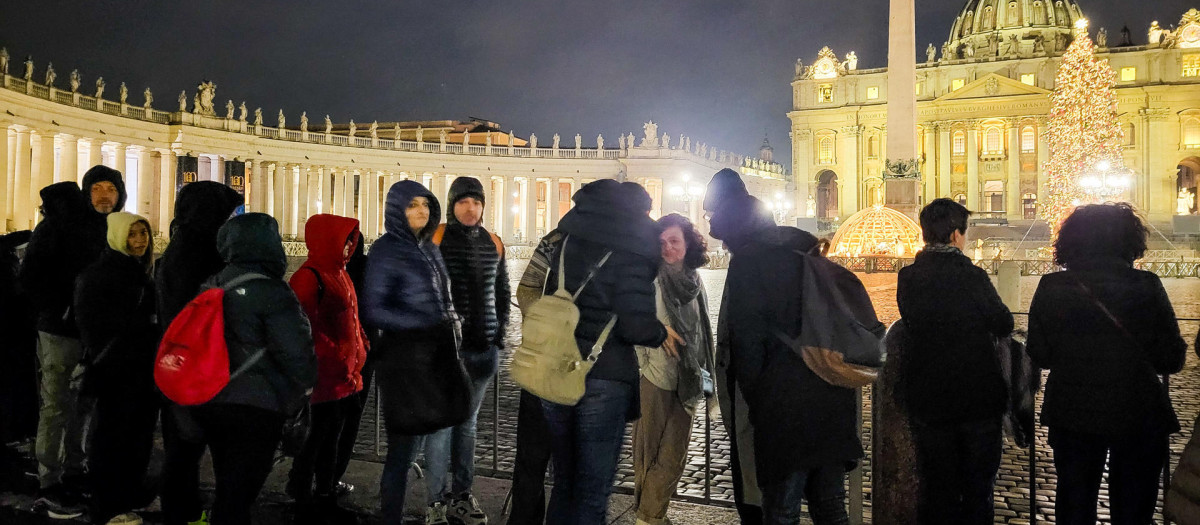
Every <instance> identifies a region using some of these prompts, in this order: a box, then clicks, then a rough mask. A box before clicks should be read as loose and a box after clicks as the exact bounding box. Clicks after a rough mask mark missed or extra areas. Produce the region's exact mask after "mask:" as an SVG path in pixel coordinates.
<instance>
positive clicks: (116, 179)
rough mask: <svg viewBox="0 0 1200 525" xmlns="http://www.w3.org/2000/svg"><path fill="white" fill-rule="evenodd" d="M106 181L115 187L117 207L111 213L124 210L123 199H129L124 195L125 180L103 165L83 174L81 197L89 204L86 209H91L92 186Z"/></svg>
mask: <svg viewBox="0 0 1200 525" xmlns="http://www.w3.org/2000/svg"><path fill="white" fill-rule="evenodd" d="M102 181H108V182H111V183H113V186H116V187H117V195H118V196H117V205H116V206H114V207H113V211H121V210H124V209H125V199H126V198H128V197H129V195H128V194H127V193H125V180H124V179H123V178H121V172H119V171H117V170H114V169H112V168H110V167H108V166H105V165H103V164H97V165H95V166H92V168H91V169H89V170H87V173H84V174H83V187H82V189H83V197H84V202H87V203H89V205H88V209H91V205H90V203H91V195H92V185H93V184H95V183H97V182H102Z"/></svg>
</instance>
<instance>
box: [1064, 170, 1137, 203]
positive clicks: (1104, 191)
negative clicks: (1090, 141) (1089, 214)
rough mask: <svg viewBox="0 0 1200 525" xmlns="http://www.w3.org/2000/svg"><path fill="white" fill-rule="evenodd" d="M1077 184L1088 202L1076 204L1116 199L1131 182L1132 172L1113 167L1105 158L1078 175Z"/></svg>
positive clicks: (1127, 188)
mask: <svg viewBox="0 0 1200 525" xmlns="http://www.w3.org/2000/svg"><path fill="white" fill-rule="evenodd" d="M1077 184H1078V185H1079V189H1080V190H1082V191H1083V193H1084V194H1085V195H1087V197H1088V202H1075V203H1074V204H1075V205H1076V206H1079V205H1081V204H1089V203H1099V202H1106V201H1112V200H1118V199H1120V198H1121V196H1122V195H1124V194H1125V192H1126V191H1127V190H1129V187H1130V186H1131V185H1132V184H1133V172H1132V171H1131V170H1130V169H1129V168H1125V167H1120V168H1113V167H1112V164H1111V163H1109V162H1108V161H1107V160H1102V161H1100V162H1097V163H1096V165H1095V166H1094V167H1093V169H1092V170H1091V171H1088V172H1084V173H1083V174H1082V175H1080V176H1079V180H1078V182H1077Z"/></svg>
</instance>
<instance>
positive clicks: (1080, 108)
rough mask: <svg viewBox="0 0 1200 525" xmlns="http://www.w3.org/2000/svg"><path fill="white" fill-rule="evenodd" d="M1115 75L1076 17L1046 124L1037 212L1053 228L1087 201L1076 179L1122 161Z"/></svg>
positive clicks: (1109, 167) (1059, 69)
mask: <svg viewBox="0 0 1200 525" xmlns="http://www.w3.org/2000/svg"><path fill="white" fill-rule="evenodd" d="M1115 80H1116V76H1115V75H1114V74H1113V70H1112V68H1111V67H1109V65H1108V60H1101V59H1099V58H1096V54H1095V46H1094V45H1093V44H1092V39H1091V38H1089V37H1088V33H1087V21H1086V20H1083V19H1080V20H1079V21H1078V22H1076V23H1075V38H1074V41H1073V42H1071V46H1070V47H1068V48H1067V52H1066V54H1065V55H1063V61H1062V65H1061V66H1059V68H1058V76H1057V78H1056V79H1055V82H1054V93H1053V95H1051V100H1052V102H1051V105H1050V118H1049V121H1048V122H1047V129H1046V135H1047V137H1046V138H1047V142H1048V144H1049V147H1050V160H1049V161H1048V162H1047V163H1046V166H1045V170H1046V186H1047V187H1046V202H1045V204H1044V205H1043V206H1042V210H1041V212H1042V218H1043V219H1045V221H1046V222H1047V223H1049V224H1050V230H1051V232H1052V233H1053V234H1057V232H1058V226H1059V223H1061V222H1062V220H1063V219H1064V218H1066V217H1067V215H1070V213H1071V211H1072V210H1073V209H1075V207H1076V206H1078V205H1080V204H1085V203H1087V202H1089V201H1090V199H1091V196H1089V195H1088V194H1087V193H1086V192H1085V191H1084V189H1083V188H1082V187H1081V185H1080V178H1081V176H1082V175H1083V174H1085V173H1088V172H1090V171H1093V170H1104V169H1118V170H1119V169H1120V168H1121V166H1122V159H1121V150H1122V144H1123V140H1122V137H1123V135H1124V132H1123V131H1122V129H1121V125H1120V123H1119V122H1118V121H1117V98H1116V92H1115V91H1114V90H1113V85H1114V84H1115Z"/></svg>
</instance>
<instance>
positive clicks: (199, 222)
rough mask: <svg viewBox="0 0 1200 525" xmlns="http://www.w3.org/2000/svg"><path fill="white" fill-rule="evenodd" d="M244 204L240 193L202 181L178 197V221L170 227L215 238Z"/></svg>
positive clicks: (193, 184)
mask: <svg viewBox="0 0 1200 525" xmlns="http://www.w3.org/2000/svg"><path fill="white" fill-rule="evenodd" d="M243 202H245V198H243V197H242V196H241V195H240V194H238V192H237V191H235V190H234V189H233V188H230V187H229V186H226V185H224V184H221V183H219V182H213V181H211V180H202V181H196V182H193V183H190V184H186V185H184V187H183V189H181V190H179V196H178V197H176V198H175V219H174V221H172V223H171V224H172V226H173V227H177V226H184V225H186V226H188V227H189V228H191V229H194V230H198V231H203V232H211V234H212V235H216V233H217V230H218V229H220V228H221V225H222V224H225V221H226V220H228V219H229V216H230V215H231V214H232V213H233V210H234V209H236V208H237V207H238V206H241V205H242V203H243Z"/></svg>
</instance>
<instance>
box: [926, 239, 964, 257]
mask: <svg viewBox="0 0 1200 525" xmlns="http://www.w3.org/2000/svg"><path fill="white" fill-rule="evenodd" d="M921 251H924V252H929V253H957V254H959V255H962V254H963V252H962V250H960V249H958V247H957V246H951V245H949V244H942V243H936V242H931V243H929V244H926V245H925V247H924V248H922V249H921Z"/></svg>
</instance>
